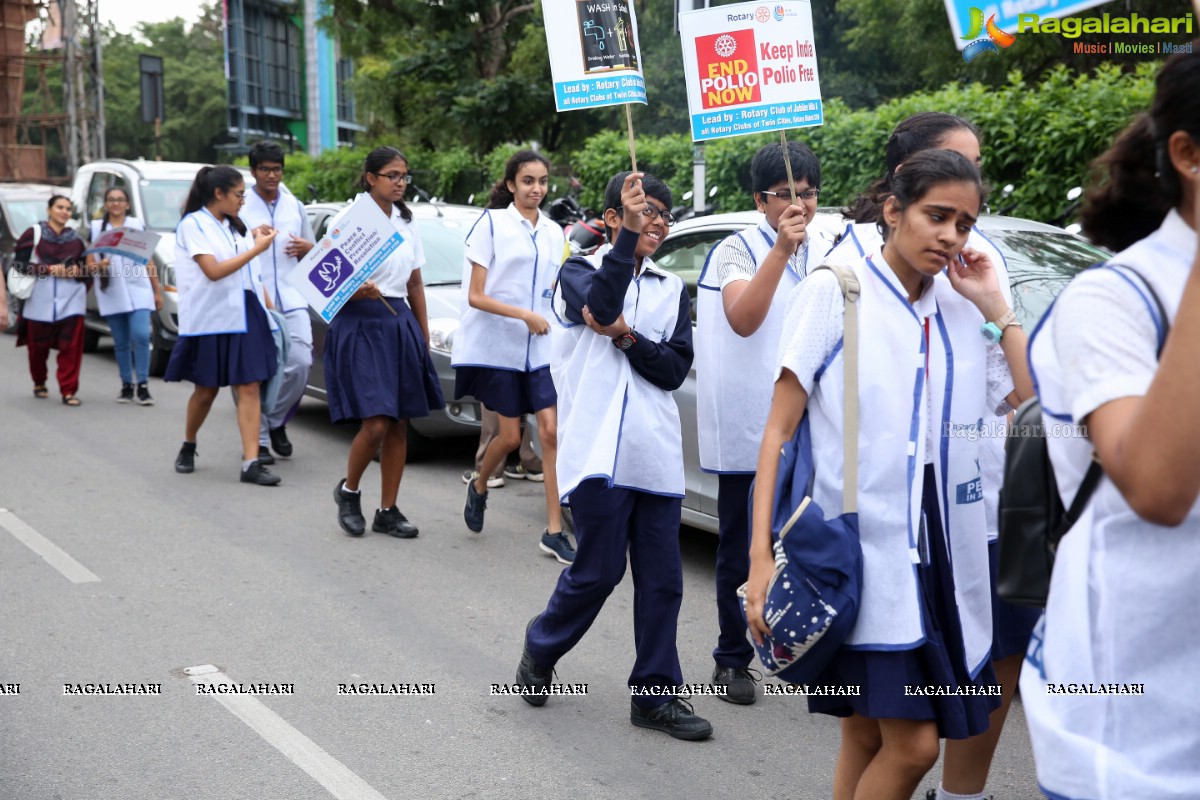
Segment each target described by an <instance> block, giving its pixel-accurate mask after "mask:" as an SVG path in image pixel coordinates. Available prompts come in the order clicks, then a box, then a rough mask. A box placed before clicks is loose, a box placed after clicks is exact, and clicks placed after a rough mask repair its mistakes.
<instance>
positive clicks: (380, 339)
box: [324, 297, 446, 423]
mask: <svg viewBox="0 0 1200 800" xmlns="http://www.w3.org/2000/svg"><path fill="white" fill-rule="evenodd" d="M387 300H388V303H390V304H391V306H392V308H394V309H395V310H396V313H395V314H392V312H391V311H389V310H388V308H387V306H385V305H384V304H383V303H382V302H380V301H378V300H352V301H350V302H349V303H346V306H345V307H344V308H343V309H342V310H341V311H339V312H338V314H337V316H336V317H334V318H333V322H332V323H331V324H330V326H329V331H328V332H327V333H326V334H325V355H324V361H325V391H326V393H327V395H328V400H329V416H330V418H332V419H333V421H334V422H348V423H351V422H352V423H357V422H359V421H361V420H364V419H366V418H368V417H391V418H392V419H411V418H412V417H427V416H429V412H430V411H433V410H435V409H438V408H444V407H445V405H446V401H445V399H443V397H442V389H441V387H440V386H439V385H438V379H437V373H436V372H434V369H433V361H432V360H431V359H430V358H429V349H428V348H427V347H426V346H425V335H424V334H423V333H421V326H420V325H418V324H417V318H416V317H415V316H414V315H413V313H412V309H410V308H409V307H408V303H407V302H406V301H405V300H404V299H403V298H400V297H389V298H387Z"/></svg>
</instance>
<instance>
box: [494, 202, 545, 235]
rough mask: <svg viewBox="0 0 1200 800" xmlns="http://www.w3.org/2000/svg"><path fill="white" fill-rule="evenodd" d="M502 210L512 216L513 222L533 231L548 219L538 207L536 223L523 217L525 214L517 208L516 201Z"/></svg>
mask: <svg viewBox="0 0 1200 800" xmlns="http://www.w3.org/2000/svg"><path fill="white" fill-rule="evenodd" d="M504 211H505V213H507V214H508V215H509V217H511V218H512V220H513V221H514V222H516V223H517V224H519V225H524V226H525V227H526V228H529V229H531V230H533V231H535V232H536V231H537V230H538V229H539V228H541V227H542V225H543V223H545V222H548V221H549V218H548V217H547V216H546V215H545V214H543V213H542V212H541V209H538V220H537V223H533V222H530V221H529V220H528V219H526V218H525V215H524V214H522V213H521V212H520V211H519V210H518V209H517V204H516V203H509V204H508V208H506V209H504Z"/></svg>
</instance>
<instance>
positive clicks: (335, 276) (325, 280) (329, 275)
mask: <svg viewBox="0 0 1200 800" xmlns="http://www.w3.org/2000/svg"><path fill="white" fill-rule="evenodd" d="M352 272H353V270H349V269H345V262H344V261H343V260H342V254H341V253H339V252H338V251H337V250H330V251H329V253H328V254H327V255H326V256H325V257H324V258H322V259H321V263H320V264H317V266H315V267H313V269H312V271H311V272H309V273H308V280H309V281H310V282H311V283H312V285H313V286H315V287H316V288H317V291H318V292H320V293H321V294H323V295H325V296H326V297H332V296H333V293H334V292H336V291H337V290H338V287H340V286H341V285H342V284H343V283H345V282H346V279H347V278H349V277H350V274H351V273H352Z"/></svg>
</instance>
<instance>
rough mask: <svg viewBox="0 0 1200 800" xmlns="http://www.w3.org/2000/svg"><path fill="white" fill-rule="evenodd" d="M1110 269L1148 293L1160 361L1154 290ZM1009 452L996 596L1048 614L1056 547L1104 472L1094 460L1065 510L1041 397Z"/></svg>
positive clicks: (1021, 419) (1024, 407)
mask: <svg viewBox="0 0 1200 800" xmlns="http://www.w3.org/2000/svg"><path fill="white" fill-rule="evenodd" d="M1108 266H1109V267H1110V268H1119V269H1124V270H1128V271H1129V272H1131V273H1133V274H1134V275H1136V276H1137V277H1138V278H1139V279H1140V280H1141V282H1142V283H1143V284H1144V285H1145V287H1146V289H1147V290H1148V291H1149V293H1150V297H1151V299H1152V300H1153V301H1154V304H1155V306H1156V307H1157V309H1158V316H1159V319H1161V320H1162V335H1161V336H1160V338H1159V342H1158V355H1159V356H1160V357H1161V356H1162V348H1163V345H1164V344H1166V339H1167V330H1168V327H1169V325H1170V321H1169V320H1168V318H1167V312H1166V309H1165V308H1163V304H1162V301H1161V300H1159V298H1158V295H1157V294H1156V293H1155V292H1154V287H1152V286H1151V285H1150V282H1149V281H1147V280H1146V279H1145V277H1143V276H1142V275H1141V273H1139V272H1138V271H1137V270H1135V269H1133V268H1132V267H1128V266H1125V265H1123V264H1110V265H1108ZM1051 309H1053V304H1051V307H1050V309H1047V310H1046V313H1047V314H1049V313H1050V311H1051ZM1005 450H1006V452H1005V455H1004V485H1003V487H1002V488H1001V490H1000V519H999V528H1000V544H999V547H1000V559H999V568H998V571H997V572H998V574H997V578H996V593H997V594H998V595H999V596H1000V598H1001V599H1003V600H1007V601H1008V602H1010V603H1015V604H1017V605H1022V606H1034V607H1036V608H1045V607H1046V597H1047V595H1048V594H1049V592H1050V574H1051V572H1052V571H1053V569H1054V555H1055V553H1056V552H1057V550H1058V543H1059V542H1060V541H1061V540H1062V537H1063V536H1065V535H1066V533H1067V531H1069V530H1071V527H1072V526H1073V525H1074V524H1075V523H1076V521H1078V519H1079V517H1080V515H1082V514H1083V510H1084V508H1086V507H1087V503H1088V501H1089V500H1090V499H1091V497H1092V494H1093V493H1094V492H1095V491H1096V487H1097V486H1098V485H1099V484H1100V479H1101V478H1102V477H1103V476H1104V469H1103V467H1101V466H1100V462H1098V461H1096V460H1095V459H1094V458H1093V460H1092V463H1091V465H1090V466H1089V467H1088V469H1087V472H1086V473H1085V474H1084V476H1083V482H1082V483H1080V485H1079V491H1078V492H1076V494H1075V499H1074V500H1072V501H1071V507H1070V508H1064V507H1063V503H1062V499H1061V497H1060V496H1059V491H1058V482H1057V481H1056V480H1055V479H1054V469H1053V468H1052V466H1051V464H1050V454H1049V451H1048V449H1047V447H1046V431H1045V427H1044V422H1043V418H1042V405H1041V403H1040V402H1039V400H1038V398H1037V397H1031V398H1029V399H1028V400H1026V401H1025V402H1024V403H1022V404H1021V407H1020V408H1018V409H1017V413H1016V416H1015V417H1014V419H1013V424H1012V427H1011V428H1010V429H1009V432H1008V443H1007V446H1006V448H1005Z"/></svg>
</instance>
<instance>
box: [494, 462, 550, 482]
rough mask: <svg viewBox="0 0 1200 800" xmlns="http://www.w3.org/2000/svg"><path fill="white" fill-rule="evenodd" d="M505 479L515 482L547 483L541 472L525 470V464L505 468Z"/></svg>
mask: <svg viewBox="0 0 1200 800" xmlns="http://www.w3.org/2000/svg"><path fill="white" fill-rule="evenodd" d="M504 477H506V478H512V479H513V480H514V481H533V482H534V483H545V482H546V476H545V475H544V474H542V473H541V472H530V471H529V470H527V469H525V466H524V465H523V464H517V465H516V466H515V467H505V468H504Z"/></svg>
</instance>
